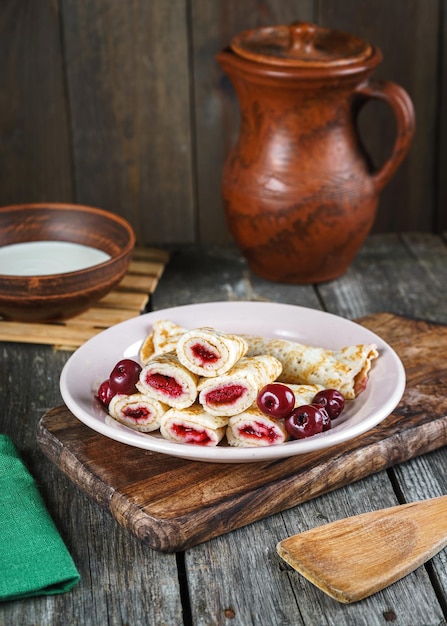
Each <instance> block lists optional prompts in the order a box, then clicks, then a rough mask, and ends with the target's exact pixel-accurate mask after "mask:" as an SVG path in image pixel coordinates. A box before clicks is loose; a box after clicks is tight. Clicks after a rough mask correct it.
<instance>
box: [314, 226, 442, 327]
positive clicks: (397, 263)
mask: <svg viewBox="0 0 447 626" xmlns="http://www.w3.org/2000/svg"><path fill="white" fill-rule="evenodd" d="M410 241H411V238H410V237H409V238H404V239H400V238H399V236H398V235H393V234H388V235H373V236H371V237H370V238H369V239H368V240H367V241H366V242H365V244H364V246H363V247H362V248H361V250H360V251H359V254H358V255H357V258H356V259H355V261H354V263H353V264H352V265H351V267H350V268H349V270H348V272H347V273H346V274H345V275H344V276H342V277H341V278H339V279H338V280H336V281H333V282H331V283H327V284H322V285H319V286H318V288H317V289H318V292H319V293H320V295H321V297H322V298H323V300H324V302H325V303H326V306H327V307H328V309H329V310H330V311H331V312H334V313H337V314H338V315H342V316H344V317H350V316H351V315H352V314H353V313H354V317H360V316H362V315H365V314H367V313H372V312H377V311H388V312H391V313H396V314H399V315H408V316H412V317H420V318H424V319H428V320H432V321H439V322H447V306H446V302H447V300H446V295H445V292H443V291H442V290H440V288H439V280H440V279H439V278H436V279H435V278H434V276H433V273H432V271H431V270H430V261H429V259H430V258H431V259H433V258H434V257H436V256H437V255H438V254H439V259H438V267H439V268H444V279H443V280H444V281H445V280H446V277H445V276H446V274H445V272H446V271H447V248H446V247H445V246H444V245H443V244H442V242H441V240H440V239H439V237H437V236H436V235H430V234H427V236H426V237H425V238H424V241H425V247H424V248H423V249H422V250H421V252H420V256H421V258H420V259H418V258H417V257H416V255H415V253H414V251H412V250H411V247H410ZM424 259H425V260H424ZM443 261H444V266H443V265H442V262H443ZM444 284H445V283H444Z"/></svg>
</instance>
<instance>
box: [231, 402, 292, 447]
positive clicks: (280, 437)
mask: <svg viewBox="0 0 447 626" xmlns="http://www.w3.org/2000/svg"><path fill="white" fill-rule="evenodd" d="M226 435H227V441H228V444H229V445H230V446H236V447H239V448H254V447H260V446H273V445H277V444H279V443H284V442H285V441H287V440H288V439H289V435H288V433H287V431H286V429H285V427H284V421H283V420H275V419H272V418H270V417H268V416H267V415H264V414H263V413H261V411H260V410H259V409H258V407H257V406H256V405H253V406H251V407H250V408H248V409H247V410H246V411H243V412H242V413H239V415H234V416H233V417H230V420H229V422H228V427H227V431H226Z"/></svg>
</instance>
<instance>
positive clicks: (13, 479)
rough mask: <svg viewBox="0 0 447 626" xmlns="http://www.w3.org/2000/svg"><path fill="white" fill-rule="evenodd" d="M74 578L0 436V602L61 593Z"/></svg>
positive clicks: (32, 487) (30, 484)
mask: <svg viewBox="0 0 447 626" xmlns="http://www.w3.org/2000/svg"><path fill="white" fill-rule="evenodd" d="M79 579H80V576H79V573H78V571H77V569H76V567H75V564H74V563H73V560H72V558H71V556H70V554H69V553H68V551H67V548H66V546H65V544H64V542H63V541H62V539H61V537H60V535H59V533H58V531H57V529H56V527H55V525H54V523H53V521H52V519H51V517H50V515H49V513H48V511H47V509H46V507H45V504H44V502H43V500H42V498H41V496H40V493H39V491H38V489H37V486H36V484H35V482H34V479H33V478H32V476H31V475H30V473H29V472H28V470H27V469H26V467H25V465H24V464H23V462H22V461H21V459H20V458H19V455H18V453H17V450H16V448H15V446H14V444H13V443H12V441H11V439H10V438H9V437H7V436H6V435H0V601H5V600H15V599H18V598H27V597H30V596H40V595H52V594H56V593H63V592H65V591H68V590H69V589H71V588H72V587H73V586H74V585H76V584H77V582H78V581H79Z"/></svg>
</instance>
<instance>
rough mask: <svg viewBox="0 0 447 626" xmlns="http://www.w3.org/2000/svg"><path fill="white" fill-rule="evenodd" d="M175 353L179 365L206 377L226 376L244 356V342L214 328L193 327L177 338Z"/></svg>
mask: <svg viewBox="0 0 447 626" xmlns="http://www.w3.org/2000/svg"><path fill="white" fill-rule="evenodd" d="M176 352H177V356H178V358H179V361H180V363H182V365H184V366H185V367H187V368H188V369H189V370H190V371H191V372H194V373H195V374H198V375H199V376H204V377H207V378H208V377H213V376H222V374H226V373H227V372H228V371H229V370H230V369H231V368H232V367H233V366H234V365H235V364H236V363H237V362H238V361H239V359H240V358H242V357H243V356H244V355H245V353H246V352H247V343H246V341H245V340H244V339H243V338H242V337H239V336H238V335H232V334H229V333H224V332H222V331H219V330H215V329H214V328H195V329H193V330H189V331H187V332H186V333H184V334H183V335H182V336H181V337H180V339H179V340H178V342H177V344H176Z"/></svg>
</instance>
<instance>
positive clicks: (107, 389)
mask: <svg viewBox="0 0 447 626" xmlns="http://www.w3.org/2000/svg"><path fill="white" fill-rule="evenodd" d="M114 395H116V394H115V392H114V391H113V389H112V387H111V386H110V380H109V379H107V380H104V381H103V382H102V383H101V384H100V385H99V387H98V396H97V397H98V400H99V401H100V403H101V404H102V405H103V406H104V407H105V408H106V409H107V408H108V407H109V404H110V400H111V399H112V398H113V396H114Z"/></svg>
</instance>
